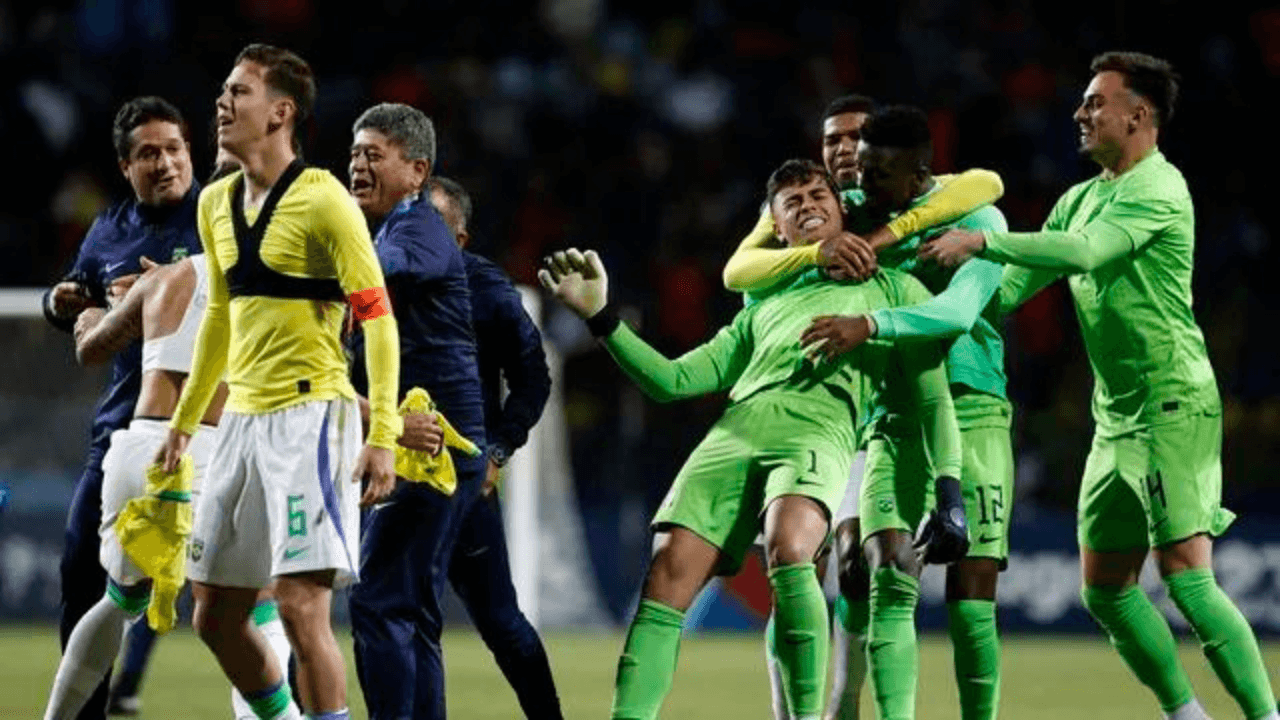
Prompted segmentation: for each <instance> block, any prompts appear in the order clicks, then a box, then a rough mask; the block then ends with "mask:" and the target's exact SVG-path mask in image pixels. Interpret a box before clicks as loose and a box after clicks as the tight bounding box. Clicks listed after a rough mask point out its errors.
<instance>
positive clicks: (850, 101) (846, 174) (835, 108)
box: [822, 94, 876, 189]
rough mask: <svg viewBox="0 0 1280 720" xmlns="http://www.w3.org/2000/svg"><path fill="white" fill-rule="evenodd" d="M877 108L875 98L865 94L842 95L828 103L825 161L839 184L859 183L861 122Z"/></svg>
mask: <svg viewBox="0 0 1280 720" xmlns="http://www.w3.org/2000/svg"><path fill="white" fill-rule="evenodd" d="M875 110H876V102H875V101H874V100H872V99H871V98H869V97H867V96H866V95H858V94H852V95H841V96H840V97H838V98H836V99H835V100H832V101H831V102H830V103H828V104H827V109H826V110H825V111H824V112H823V113H822V164H823V165H825V166H826V168H827V172H828V173H829V174H830V175H831V179H832V180H834V181H835V182H836V187H839V188H841V189H843V188H847V187H853V186H854V185H857V184H858V167H857V159H858V141H859V140H861V139H862V126H863V125H865V124H867V118H869V117H871V113H873V112H875Z"/></svg>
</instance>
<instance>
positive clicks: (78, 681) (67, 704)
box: [44, 595, 136, 720]
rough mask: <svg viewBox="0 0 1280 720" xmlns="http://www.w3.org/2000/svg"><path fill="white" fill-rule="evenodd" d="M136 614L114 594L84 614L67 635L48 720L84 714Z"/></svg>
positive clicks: (46, 710) (46, 719)
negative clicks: (126, 626) (68, 635)
mask: <svg viewBox="0 0 1280 720" xmlns="http://www.w3.org/2000/svg"><path fill="white" fill-rule="evenodd" d="M133 617H136V616H131V615H130V614H129V613H127V612H125V611H124V610H122V609H121V608H120V607H119V606H117V605H116V604H115V603H114V602H112V600H111V598H110V597H108V596H106V595H103V596H102V598H101V599H100V600H98V603H97V604H96V605H94V606H93V607H91V608H89V612H87V613H85V614H84V617H82V618H80V622H78V623H76V627H75V629H74V630H72V631H71V637H70V638H68V639H67V649H66V651H65V652H63V653H62V662H61V663H59V664H58V674H57V675H56V676H54V679H53V690H52V691H51V692H50V693H49V706H48V707H46V708H45V711H44V717H45V720H72V719H73V718H75V717H76V715H79V714H80V710H81V709H82V708H83V707H84V704H85V703H86V702H88V701H89V696H90V695H92V694H93V691H94V690H96V689H97V688H98V683H101V682H102V679H103V678H104V677H106V676H107V671H108V670H110V669H111V663H113V662H114V661H115V659H116V653H118V652H120V643H121V641H122V640H123V638H124V627H125V624H126V623H128V622H129V621H130V620H131V619H132V618H133Z"/></svg>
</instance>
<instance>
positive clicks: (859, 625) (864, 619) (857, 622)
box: [835, 593, 871, 638]
mask: <svg viewBox="0 0 1280 720" xmlns="http://www.w3.org/2000/svg"><path fill="white" fill-rule="evenodd" d="M870 614H871V601H870V600H868V599H867V598H859V599H857V600H850V599H849V598H847V597H845V594H844V593H840V594H839V595H837V596H836V605H835V615H836V621H837V622H839V623H840V627H842V628H844V630H845V632H847V633H849V634H850V635H853V636H854V637H860V638H861V637H866V635H867V623H868V622H869V621H870V619H871V618H870Z"/></svg>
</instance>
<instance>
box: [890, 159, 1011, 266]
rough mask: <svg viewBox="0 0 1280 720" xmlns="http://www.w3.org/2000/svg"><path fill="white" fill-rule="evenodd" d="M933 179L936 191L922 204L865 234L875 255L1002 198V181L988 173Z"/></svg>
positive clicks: (963, 174) (970, 172)
mask: <svg viewBox="0 0 1280 720" xmlns="http://www.w3.org/2000/svg"><path fill="white" fill-rule="evenodd" d="M935 179H936V180H937V181H938V189H937V190H936V191H934V193H933V194H931V195H929V196H928V197H927V198H925V200H924V202H922V203H920V205H918V206H916V207H913V208H911V209H910V210H907V211H906V212H904V213H902V214H901V215H899V216H898V217H896V218H894V219H892V220H890V221H889V222H888V223H886V224H885V225H884V226H883V227H882V228H880V229H878V230H874V231H872V232H871V233H870V234H868V235H867V241H868V242H870V243H871V247H872V248H873V249H875V250H876V251H877V252H878V251H880V250H881V249H883V248H885V247H888V246H890V245H893V244H895V243H897V242H898V241H899V240H901V239H902V238H904V237H907V236H909V235H914V234H915V233H918V232H920V231H922V230H927V229H929V228H931V227H937V226H939V225H945V224H946V223H949V222H952V221H953V220H956V219H958V218H962V217H964V216H965V215H968V214H969V213H971V212H973V211H974V210H977V209H978V208H980V207H982V206H983V205H990V204H991V203H994V202H995V201H996V200H999V199H1000V198H1001V197H1002V196H1003V195H1004V181H1003V180H1001V179H1000V175H999V173H996V172H992V171H991V170H983V169H981V168H974V169H972V170H965V171H964V172H962V173H960V174H959V175H952V176H949V177H935Z"/></svg>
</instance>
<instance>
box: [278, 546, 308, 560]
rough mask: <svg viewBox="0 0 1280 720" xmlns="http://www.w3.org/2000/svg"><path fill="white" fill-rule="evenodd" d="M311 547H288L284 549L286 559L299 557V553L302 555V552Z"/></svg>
mask: <svg viewBox="0 0 1280 720" xmlns="http://www.w3.org/2000/svg"><path fill="white" fill-rule="evenodd" d="M309 549H310V548H289V549H287V550H285V551H284V559H285V560H292V559H294V558H296V557H298V556H299V555H301V554H302V553H304V552H306V551H307V550H309Z"/></svg>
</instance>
